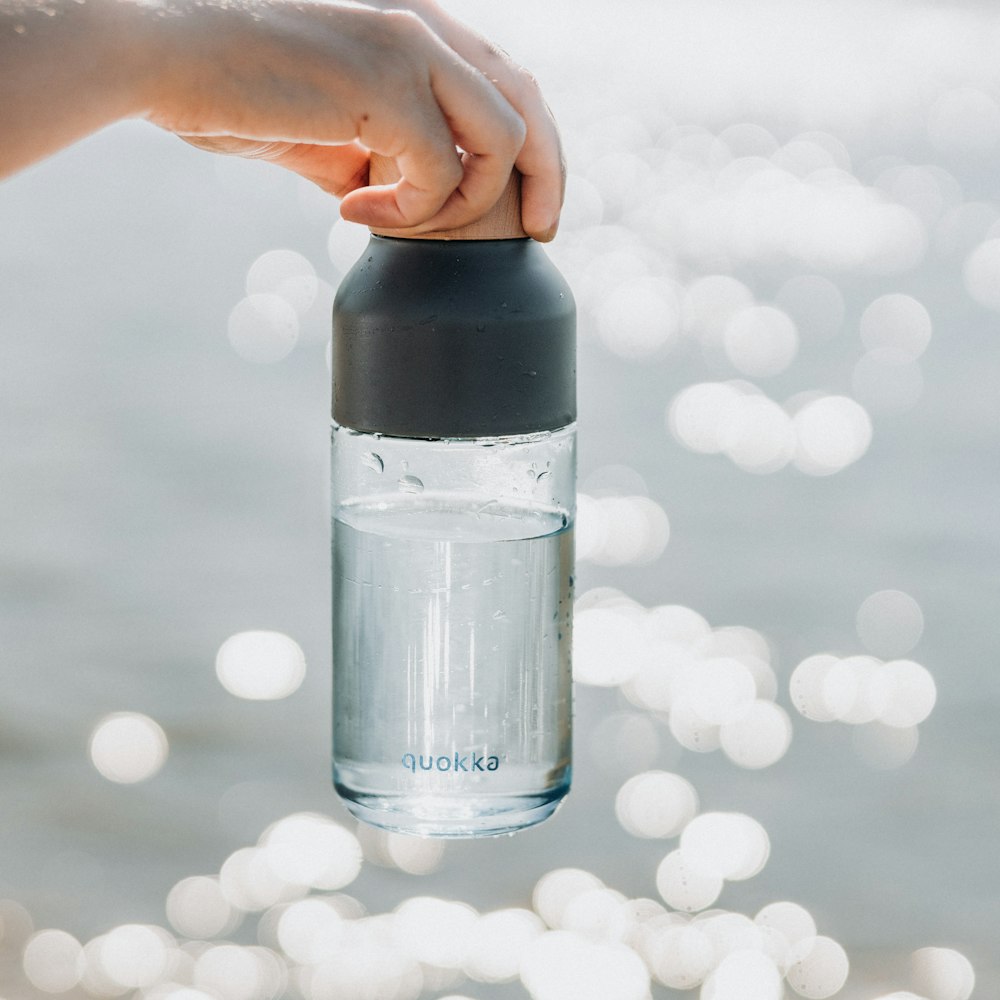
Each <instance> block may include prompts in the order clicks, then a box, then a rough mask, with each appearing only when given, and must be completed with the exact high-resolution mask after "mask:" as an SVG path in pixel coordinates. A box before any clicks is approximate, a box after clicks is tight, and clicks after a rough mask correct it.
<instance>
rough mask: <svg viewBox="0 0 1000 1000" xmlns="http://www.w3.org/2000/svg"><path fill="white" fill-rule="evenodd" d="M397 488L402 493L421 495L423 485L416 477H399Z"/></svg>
mask: <svg viewBox="0 0 1000 1000" xmlns="http://www.w3.org/2000/svg"><path fill="white" fill-rule="evenodd" d="M399 488H400V489H401V490H402V491H403V492H404V493H422V492H423V489H424V484H423V483H422V482H421V481H420V480H419V479H417V477H416V476H400V477H399Z"/></svg>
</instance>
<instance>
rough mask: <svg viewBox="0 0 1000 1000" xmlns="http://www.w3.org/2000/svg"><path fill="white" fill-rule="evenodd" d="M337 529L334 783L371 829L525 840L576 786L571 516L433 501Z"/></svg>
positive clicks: (373, 505) (344, 517)
mask: <svg viewBox="0 0 1000 1000" xmlns="http://www.w3.org/2000/svg"><path fill="white" fill-rule="evenodd" d="M415 499H417V498H414V497H413V496H408V497H406V498H405V500H403V501H401V500H400V498H399V497H398V496H396V497H389V496H387V497H382V498H371V497H369V498H367V499H366V500H365V501H364V502H363V503H358V504H349V505H345V506H343V507H341V508H340V509H339V511H338V517H337V519H336V520H335V521H334V525H333V538H334V546H333V562H334V620H333V640H334V664H333V667H334V781H335V784H336V786H337V790H338V792H339V793H340V795H341V796H342V797H343V798H344V799H345V801H346V802H347V804H348V807H349V808H350V809H351V810H352V812H354V813H355V814H356V815H358V816H359V817H360V818H362V819H365V820H367V821H369V822H372V823H375V824H376V825H379V826H383V827H387V828H389V829H396V830H406V831H409V832H416V833H423V834H434V835H439V836H475V835H484V834H495V833H502V832H510V831H513V830H516V829H519V828H520V827H522V826H526V825H529V824H531V823H534V822H538V821H539V820H540V819H543V818H545V816H547V815H549V814H550V813H551V812H552V811H553V810H554V809H555V807H556V805H557V804H558V802H559V800H560V799H561V798H562V796H563V795H564V794H565V792H566V790H567V789H568V786H569V766H570V765H569V761H570V711H571V705H570V698H571V695H570V645H571V636H570V621H571V608H572V586H573V579H572V574H573V534H572V527H571V525H570V523H569V519H568V517H567V515H566V514H565V513H564V512H561V511H558V510H553V509H550V508H537V507H531V506H528V505H524V506H518V505H516V504H511V503H509V502H498V501H488V502H484V501H482V500H475V499H467V500H457V499H456V498H455V497H454V496H446V495H428V494H423V495H421V496H420V497H419V499H418V500H417V502H414V501H415Z"/></svg>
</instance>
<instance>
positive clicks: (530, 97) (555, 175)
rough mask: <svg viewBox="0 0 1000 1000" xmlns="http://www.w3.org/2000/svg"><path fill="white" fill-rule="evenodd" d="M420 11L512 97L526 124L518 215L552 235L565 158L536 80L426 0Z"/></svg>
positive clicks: (539, 232) (532, 229)
mask: <svg viewBox="0 0 1000 1000" xmlns="http://www.w3.org/2000/svg"><path fill="white" fill-rule="evenodd" d="M420 9H421V13H422V15H423V16H424V18H425V19H426V20H427V23H428V24H430V26H431V27H432V28H433V29H434V30H435V31H436V32H437V33H438V34H439V35H440V37H441V38H442V39H443V40H444V41H445V42H446V43H447V44H448V45H449V46H450V47H451V48H452V49H454V50H455V52H457V53H458V54H459V55H460V56H462V58H463V59H464V60H465V61H466V62H468V63H469V64H470V65H472V66H475V67H476V68H477V69H479V70H480V71H481V72H482V73H483V74H484V75H485V76H486V77H487V78H488V79H489V80H490V81H492V85H493V86H494V87H495V88H496V89H497V90H499V91H500V93H501V94H503V96H504V97H505V98H506V99H507V100H508V101H509V102H510V104H511V106H512V107H513V108H514V109H515V110H516V111H517V112H518V114H519V115H520V116H521V118H522V119H523V121H524V123H525V125H526V127H527V136H526V139H525V142H524V145H523V146H522V147H521V150H520V152H519V153H518V155H517V158H516V160H515V165H516V167H517V169H518V170H519V171H520V172H521V174H522V175H523V178H524V179H523V181H522V184H521V221H522V225H523V226H524V231H525V232H526V233H527V234H528V235H529V236H533V237H534V238H535V239H537V240H542V241H543V242H544V241H547V240H551V239H552V237H553V236H555V233H556V229H557V228H558V225H559V214H560V212H561V211H562V203H563V197H564V195H565V191H566V163H565V158H564V157H563V152H562V143H561V141H560V139H559V130H558V128H557V127H556V123H555V119H554V118H553V116H552V112H551V111H550V110H549V107H548V105H547V104H546V103H545V100H544V98H543V97H542V92H541V89H540V88H539V86H538V81H537V80H535V78H534V77H533V76H532V75H531V74H530V73H528V72H527V71H526V70H524V69H523V68H521V67H520V66H518V65H517V63H515V62H514V60H512V59H511V58H510V56H508V55H507V53H506V52H504V51H503V50H502V49H500V48H498V47H497V46H496V45H494V44H493V43H492V42H490V41H488V40H487V39H485V38H483V37H482V36H481V35H478V34H477V33H476V32H474V31H473V30H472V29H470V28H468V27H467V26H466V25H464V24H462V23H461V22H459V21H456V20H454V19H453V18H451V17H449V16H448V15H446V14H444V13H443V12H442V11H441V10H440V9H439V8H437V7H435V6H433V5H430V4H429V3H426V2H424V3H421V7H420Z"/></svg>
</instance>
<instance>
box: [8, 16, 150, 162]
mask: <svg viewBox="0 0 1000 1000" xmlns="http://www.w3.org/2000/svg"><path fill="white" fill-rule="evenodd" d="M155 16H156V14H155V12H154V11H153V10H151V9H150V8H149V7H145V8H144V7H141V6H140V5H139V4H137V3H134V2H133V0H0V177H4V176H6V175H8V174H11V173H13V172H14V171H16V170H19V169H21V168H22V167H25V166H27V165H28V164H30V163H33V162H34V161H36V160H39V159H41V158H42V157H43V156H46V155H48V154H49V153H53V152H55V151H56V150H58V149H61V148H62V147H63V146H67V145H69V144H70V143H72V142H74V141H76V140H77V139H80V138H82V137H83V136H85V135H87V134H89V133H90V132H93V131H95V130H96V129H99V128H101V127H102V126H104V125H107V124H110V123H111V122H114V121H117V120H119V119H121V118H125V117H129V116H133V115H140V114H143V113H144V112H145V110H146V106H147V103H148V101H149V100H150V85H151V82H152V80H153V79H154V76H153V72H152V69H153V62H154V58H155V56H154V51H153V47H152V46H151V45H150V44H149V42H148V38H149V31H148V24H149V22H150V19H151V18H154V17H155Z"/></svg>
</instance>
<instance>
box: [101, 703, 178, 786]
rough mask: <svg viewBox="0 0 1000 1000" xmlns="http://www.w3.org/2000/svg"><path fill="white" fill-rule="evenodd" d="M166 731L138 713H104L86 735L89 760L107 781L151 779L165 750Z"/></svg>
mask: <svg viewBox="0 0 1000 1000" xmlns="http://www.w3.org/2000/svg"><path fill="white" fill-rule="evenodd" d="M169 748H170V747H169V743H168V741H167V734H166V733H165V732H164V731H163V729H162V727H161V726H160V725H159V723H157V722H156V721H155V720H154V719H151V718H150V717H149V716H148V715H143V714H142V713H141V712H113V713H112V714H111V715H106V716H105V717H104V718H103V719H101V721H100V722H98V723H97V725H96V726H95V727H94V730H93V732H92V733H91V734H90V744H89V752H90V760H91V763H93V765H94V767H96V768H97V770H98V771H100V773H101V774H102V775H103V776H104V777H105V778H107V779H108V780H109V781H114V782H116V783H118V784H123V785H131V784H135V783H136V782H139V781H145V780H146V779H147V778H151V777H152V776H153V775H154V774H156V772H157V771H159V770H160V768H161V767H163V765H164V763H165V762H166V759H167V753H168V751H169Z"/></svg>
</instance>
